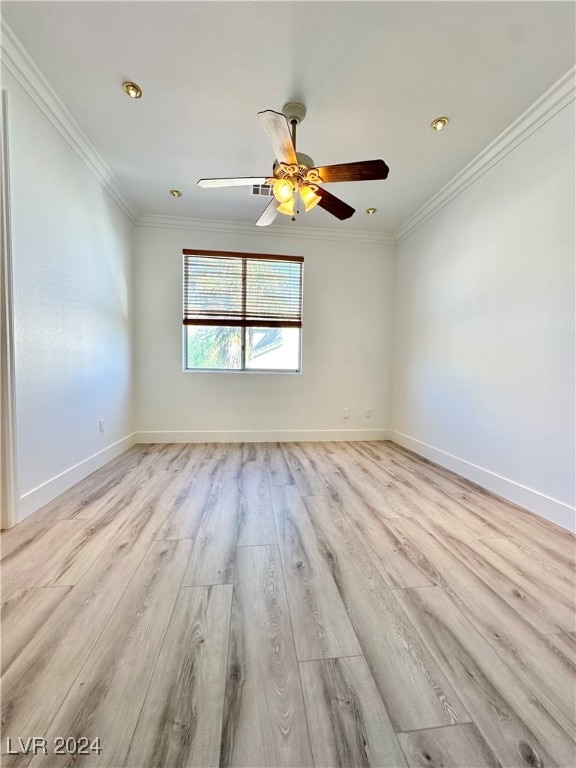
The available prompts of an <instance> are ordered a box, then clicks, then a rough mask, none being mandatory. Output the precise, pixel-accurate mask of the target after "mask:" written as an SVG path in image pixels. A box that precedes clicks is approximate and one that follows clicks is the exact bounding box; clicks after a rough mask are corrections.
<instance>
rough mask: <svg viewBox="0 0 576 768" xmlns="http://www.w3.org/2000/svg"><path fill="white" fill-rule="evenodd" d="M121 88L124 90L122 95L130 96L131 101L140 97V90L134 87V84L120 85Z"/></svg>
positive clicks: (138, 87)
mask: <svg viewBox="0 0 576 768" xmlns="http://www.w3.org/2000/svg"><path fill="white" fill-rule="evenodd" d="M122 88H124V93H125V94H126V95H127V96H130V98H131V99H139V98H140V97H141V96H142V88H140V86H139V85H136V83H131V82H126V83H122Z"/></svg>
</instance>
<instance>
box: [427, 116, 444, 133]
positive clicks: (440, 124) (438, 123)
mask: <svg viewBox="0 0 576 768" xmlns="http://www.w3.org/2000/svg"><path fill="white" fill-rule="evenodd" d="M447 125H448V118H447V117H436V118H435V119H434V120H432V122H431V123H430V128H432V130H433V131H441V130H442V128H446V126H447Z"/></svg>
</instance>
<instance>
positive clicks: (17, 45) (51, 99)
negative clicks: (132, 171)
mask: <svg viewBox="0 0 576 768" xmlns="http://www.w3.org/2000/svg"><path fill="white" fill-rule="evenodd" d="M1 32H2V36H1V40H0V60H1V62H2V66H3V67H5V69H6V71H7V72H9V73H10V74H11V75H12V77H14V79H15V80H16V81H17V82H18V83H19V84H20V85H21V86H22V88H23V89H24V91H25V92H26V93H27V94H28V96H29V97H30V98H31V99H32V101H33V102H34V103H35V104H36V106H37V107H39V109H40V110H41V111H42V113H43V114H44V115H45V116H46V117H47V118H48V120H49V121H50V122H51V123H52V125H53V126H54V127H55V128H56V130H57V131H58V132H59V133H60V134H61V136H62V137H63V138H64V139H65V140H66V142H67V143H68V144H69V146H70V147H71V148H72V149H73V150H74V152H76V154H77V155H78V157H79V158H80V159H81V160H82V161H83V163H84V164H85V165H86V167H87V168H88V169H89V170H90V171H91V172H92V173H93V174H94V176H96V178H97V179H98V181H100V183H101V184H102V186H103V187H104V189H106V190H107V192H108V193H109V194H110V195H111V197H112V198H113V199H114V201H115V202H116V203H117V204H118V205H119V206H120V208H121V209H122V211H123V212H124V213H125V214H126V216H127V217H128V218H129V219H130V221H131V222H132V223H134V222H135V221H136V219H137V217H138V209H137V208H136V206H135V205H134V203H133V202H132V200H131V199H130V197H129V195H128V193H127V192H126V190H125V189H124V188H123V187H122V186H121V184H120V183H119V182H118V180H117V179H116V177H115V176H114V173H113V172H112V169H111V168H110V167H109V166H108V165H107V164H106V162H105V161H104V160H103V158H102V157H101V155H100V154H99V153H98V151H97V150H96V148H95V147H94V145H93V144H92V142H91V141H90V139H89V138H88V137H87V136H86V134H85V133H84V131H83V130H82V129H81V128H80V126H79V125H78V123H77V122H76V120H74V118H73V117H72V115H71V114H70V112H69V111H68V110H67V109H66V107H65V106H64V104H63V103H62V101H61V100H60V98H59V97H58V96H57V95H56V92H55V91H54V89H53V88H52V86H51V85H50V84H49V82H48V81H47V80H46V78H45V77H44V75H43V74H42V73H41V72H40V70H39V69H38V67H37V66H36V64H35V63H34V61H33V60H32V58H31V57H30V56H29V54H28V53H27V51H26V50H25V48H24V46H23V45H22V43H21V42H20V40H19V39H18V38H17V37H16V35H15V34H14V32H12V30H11V29H10V27H9V26H8V25H7V24H6V23H5V22H4V21H2V23H1Z"/></svg>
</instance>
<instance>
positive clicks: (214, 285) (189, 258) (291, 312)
mask: <svg viewBox="0 0 576 768" xmlns="http://www.w3.org/2000/svg"><path fill="white" fill-rule="evenodd" d="M183 255H184V281H183V283H184V284H183V300H184V307H183V310H184V311H183V322H184V324H185V325H211V326H215V325H220V326H238V327H262V328H280V327H286V328H287V327H293V328H300V327H301V326H302V265H303V258H302V257H301V256H299V257H291V256H279V257H274V256H272V255H268V254H240V253H229V252H224V251H191V250H184V251H183Z"/></svg>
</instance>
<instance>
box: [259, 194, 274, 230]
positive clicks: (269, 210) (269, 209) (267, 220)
mask: <svg viewBox="0 0 576 768" xmlns="http://www.w3.org/2000/svg"><path fill="white" fill-rule="evenodd" d="M277 213H278V201H277V200H270V202H269V203H268V205H267V206H266V208H264V210H263V211H262V215H261V216H260V218H259V219H258V221H257V222H256V226H257V227H267V226H268V225H269V224H272V222H273V221H274V219H275V218H276V214H277Z"/></svg>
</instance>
